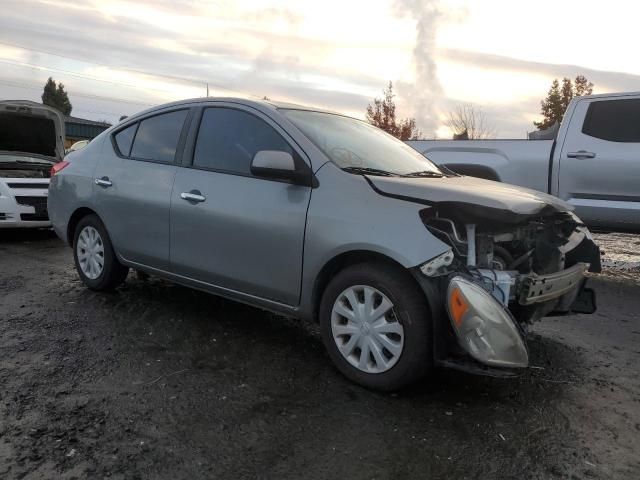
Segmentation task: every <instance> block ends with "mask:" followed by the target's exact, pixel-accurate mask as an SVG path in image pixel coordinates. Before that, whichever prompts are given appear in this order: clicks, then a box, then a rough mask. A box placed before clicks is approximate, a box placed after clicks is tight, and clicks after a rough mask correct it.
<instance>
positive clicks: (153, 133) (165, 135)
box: [131, 110, 188, 163]
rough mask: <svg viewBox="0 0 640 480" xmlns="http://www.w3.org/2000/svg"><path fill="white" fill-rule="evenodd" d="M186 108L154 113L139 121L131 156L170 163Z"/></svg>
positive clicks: (185, 116) (182, 124)
mask: <svg viewBox="0 0 640 480" xmlns="http://www.w3.org/2000/svg"><path fill="white" fill-rule="evenodd" d="M187 113H188V110H176V111H173V112H169V113H162V114H160V115H154V116H153V117H148V118H145V119H144V120H142V121H140V126H139V127H138V131H137V132H136V134H135V138H134V140H133V147H132V148H131V158H134V159H140V160H153V161H156V162H163V163H172V162H173V160H174V158H175V155H176V149H177V147H178V141H179V140H180V134H181V133H182V127H183V126H184V121H185V119H186V118H187Z"/></svg>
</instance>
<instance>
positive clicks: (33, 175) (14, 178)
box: [0, 100, 64, 228]
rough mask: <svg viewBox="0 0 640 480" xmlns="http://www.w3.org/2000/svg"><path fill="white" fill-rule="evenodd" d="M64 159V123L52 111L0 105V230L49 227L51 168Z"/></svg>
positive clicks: (28, 104)
mask: <svg viewBox="0 0 640 480" xmlns="http://www.w3.org/2000/svg"><path fill="white" fill-rule="evenodd" d="M63 156H64V121H63V118H62V115H61V114H60V113H59V112H58V111H57V110H54V109H53V108H50V107H47V106H45V105H41V104H39V103H35V102H29V101H25V100H8V101H2V102H0V228H25V227H31V228H42V227H49V226H50V225H51V223H50V221H49V214H48V212H47V194H48V190H49V178H50V176H51V174H50V172H51V168H52V167H53V166H54V165H55V164H56V163H58V162H60V161H61V160H62V158H63Z"/></svg>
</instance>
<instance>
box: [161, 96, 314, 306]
mask: <svg viewBox="0 0 640 480" xmlns="http://www.w3.org/2000/svg"><path fill="white" fill-rule="evenodd" d="M200 116H201V118H200V120H199V126H198V128H197V130H194V132H197V138H196V140H195V143H194V147H193V148H192V151H193V153H192V159H193V161H192V164H191V165H187V166H184V167H179V168H178V173H177V174H176V180H175V185H174V188H173V194H172V198H171V242H170V243H171V269H172V271H173V272H174V273H177V274H179V275H183V276H186V277H189V278H191V279H195V280H198V281H201V282H205V283H208V284H212V285H216V286H218V287H223V288H225V289H229V290H233V291H237V292H242V293H244V294H249V295H253V296H257V297H260V298H266V299H269V300H273V301H277V302H280V303H284V304H287V305H296V304H297V303H298V300H299V292H300V280H301V274H302V250H303V245H304V231H305V221H306V214H307V207H308V205H309V199H310V196H311V188H310V187H307V186H299V185H293V184H291V183H287V182H283V181H276V180H267V179H263V178H256V177H254V176H253V175H252V174H251V171H250V164H251V160H252V158H253V156H254V155H255V153H256V152H258V151H260V150H280V151H287V152H289V153H291V154H292V155H293V156H294V158H296V159H297V161H299V162H302V161H303V160H302V157H301V155H300V152H298V151H297V150H296V149H295V148H293V147H292V145H293V142H291V141H290V139H288V137H287V135H286V133H285V132H284V131H283V130H282V129H280V127H278V126H277V125H276V124H275V123H274V122H273V121H272V120H271V119H269V118H268V117H266V116H264V115H263V114H261V113H259V112H257V111H255V110H253V109H251V108H249V107H242V106H234V107H207V108H205V109H203V111H202V112H201V115H200ZM183 194H189V195H196V196H197V198H198V201H193V200H189V199H185V198H183V197H184V196H185V195H183ZM191 198H193V197H191Z"/></svg>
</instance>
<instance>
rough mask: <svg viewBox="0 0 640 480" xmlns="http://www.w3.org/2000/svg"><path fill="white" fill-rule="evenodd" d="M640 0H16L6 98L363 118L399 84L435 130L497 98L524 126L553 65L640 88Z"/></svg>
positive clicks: (120, 110) (87, 108)
mask: <svg viewBox="0 0 640 480" xmlns="http://www.w3.org/2000/svg"><path fill="white" fill-rule="evenodd" d="M639 17H640V2H628V1H623V0H609V1H607V2H602V1H597V2H596V1H593V2H590V1H584V0H583V1H575V0H563V1H558V0H536V1H533V2H532V1H526V2H525V1H520V0H482V1H478V0H476V1H471V0H441V1H436V0H388V1H387V0H366V1H359V0H322V1H305V0H297V1H293V0H280V1H274V0H268V1H266V0H236V1H233V0H209V1H204V0H138V1H133V0H83V1H80V2H78V1H77V0H3V2H2V16H0V98H1V99H17V98H26V99H31V100H40V94H41V93H42V86H43V85H44V82H45V80H46V79H47V77H49V76H53V77H54V78H55V79H56V80H61V81H63V82H64V84H65V86H66V88H67V91H68V92H69V96H70V99H71V102H72V103H73V105H74V110H73V114H74V115H77V116H82V117H85V118H91V119H106V120H109V121H112V122H113V121H115V120H117V118H118V117H119V116H120V115H123V114H131V113H134V112H136V111H138V110H141V109H144V108H147V106H150V105H155V104H159V103H163V102H165V101H169V100H176V99H180V98H189V97H196V96H204V95H205V94H206V83H207V82H208V83H209V89H210V94H211V95H225V96H228V95H236V96H237V95H242V96H247V95H253V96H257V97H262V96H264V95H266V96H268V97H269V98H272V99H277V100H286V101H293V102H297V103H303V104H309V105H317V106H322V107H325V108H329V109H332V110H337V111H340V112H344V113H347V114H350V115H354V116H358V117H362V116H363V114H364V111H365V108H366V106H367V104H368V103H369V102H370V101H371V99H372V98H373V97H375V96H380V95H381V91H382V89H383V88H384V86H385V84H386V83H387V82H388V81H389V80H391V81H393V82H394V84H395V85H396V91H397V94H398V98H397V101H398V104H399V111H400V112H399V113H400V114H401V115H402V116H415V117H416V119H417V121H418V124H419V126H420V127H421V129H422V130H423V132H424V134H425V136H427V137H433V136H438V137H447V136H448V135H449V132H448V131H447V129H446V128H445V127H443V121H444V119H445V117H446V114H447V112H448V111H449V110H450V109H451V108H452V106H454V105H456V104H458V103H463V102H471V103H474V104H477V105H479V106H482V107H483V108H484V109H485V111H486V112H487V116H488V117H489V119H490V122H491V123H493V124H494V125H495V130H496V132H497V134H498V136H500V137H511V138H523V137H524V136H525V134H526V132H527V131H530V130H533V125H532V122H533V121H534V120H536V119H538V117H539V115H538V114H539V109H540V108H539V101H540V99H541V98H542V97H543V96H544V94H545V93H546V91H547V90H548V88H549V84H550V82H551V80H552V79H553V78H554V77H563V76H570V77H575V76H576V75H578V74H584V75H586V76H587V77H588V78H589V79H590V80H591V81H593V82H594V83H595V85H596V88H595V91H596V93H601V92H610V91H624V90H640V57H639V56H638V55H637V54H636V51H635V50H636V47H637V45H638V43H639V42H638V40H639V38H638V37H639V34H638V28H637V18H639Z"/></svg>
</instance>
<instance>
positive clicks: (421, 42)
mask: <svg viewBox="0 0 640 480" xmlns="http://www.w3.org/2000/svg"><path fill="white" fill-rule="evenodd" d="M395 7H396V10H397V12H398V14H399V15H401V16H410V17H412V18H414V19H415V21H416V40H415V45H414V47H413V67H414V69H415V78H414V81H413V83H407V82H400V84H399V87H400V88H399V90H400V92H401V93H402V94H403V96H404V97H405V102H406V103H408V104H409V105H412V109H413V116H414V117H416V120H417V123H418V125H419V127H420V128H421V129H422V130H423V131H424V132H425V133H426V134H428V135H429V134H432V133H433V132H435V130H436V129H437V128H438V124H439V121H438V118H437V111H438V102H439V100H440V99H441V97H442V95H443V89H442V85H441V84H440V79H439V78H438V71H437V64H436V60H435V58H436V34H437V30H438V23H439V21H440V19H441V17H442V14H441V11H440V9H439V2H438V1H437V0H396V3H395Z"/></svg>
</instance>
